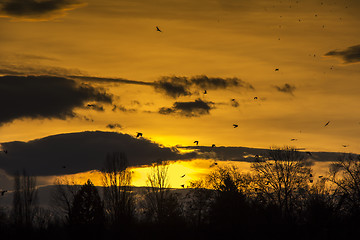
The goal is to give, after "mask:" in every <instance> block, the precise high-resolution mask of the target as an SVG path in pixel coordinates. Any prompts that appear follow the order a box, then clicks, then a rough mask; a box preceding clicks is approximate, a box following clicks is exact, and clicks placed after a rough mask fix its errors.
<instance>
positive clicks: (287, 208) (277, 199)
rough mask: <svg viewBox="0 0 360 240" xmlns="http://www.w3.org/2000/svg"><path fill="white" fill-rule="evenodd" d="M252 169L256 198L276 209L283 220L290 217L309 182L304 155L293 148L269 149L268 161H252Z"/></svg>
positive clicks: (310, 175)
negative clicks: (276, 207)
mask: <svg viewBox="0 0 360 240" xmlns="http://www.w3.org/2000/svg"><path fill="white" fill-rule="evenodd" d="M251 168H252V169H253V170H254V180H255V185H256V186H255V187H256V190H257V193H258V194H257V195H258V197H259V199H261V200H263V201H264V202H263V203H264V204H265V203H270V204H273V205H276V206H278V207H279V209H280V211H281V213H282V215H283V216H284V217H290V214H291V212H292V211H293V210H295V207H296V205H297V203H298V202H299V200H300V199H301V197H302V196H303V193H305V192H306V191H307V189H308V186H309V182H310V181H312V180H311V177H312V174H311V168H310V167H309V166H308V165H307V163H306V161H305V158H304V155H303V153H301V152H298V151H297V150H296V149H295V148H293V147H284V148H276V147H275V148H271V149H270V150H269V152H268V156H267V159H263V160H257V161H255V162H253V163H252V164H251Z"/></svg>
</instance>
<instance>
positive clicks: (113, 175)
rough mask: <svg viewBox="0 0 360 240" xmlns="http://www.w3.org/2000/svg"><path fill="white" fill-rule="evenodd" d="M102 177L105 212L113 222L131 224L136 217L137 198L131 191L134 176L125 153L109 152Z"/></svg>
mask: <svg viewBox="0 0 360 240" xmlns="http://www.w3.org/2000/svg"><path fill="white" fill-rule="evenodd" d="M102 177H103V186H104V189H103V190H104V205H105V212H106V214H107V215H108V216H109V218H110V222H111V224H113V225H125V224H130V223H131V222H132V221H133V218H134V211H135V199H134V196H133V193H132V191H131V190H132V189H131V177H132V176H131V172H130V171H129V170H128V169H127V159H126V156H125V154H123V153H118V152H115V153H113V154H108V155H107V157H106V163H105V169H104V170H103V172H102Z"/></svg>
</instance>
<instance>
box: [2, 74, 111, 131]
mask: <svg viewBox="0 0 360 240" xmlns="http://www.w3.org/2000/svg"><path fill="white" fill-rule="evenodd" d="M0 92H1V94H0V101H1V103H2V113H1V115H0V125H1V124H3V123H7V122H12V121H13V120H15V119H21V118H34V119H35V118H40V119H42V118H49V119H50V118H59V119H66V118H67V117H75V115H76V114H75V113H74V108H76V107H86V106H87V104H88V102H89V101H93V102H97V103H109V104H110V103H112V96H111V95H109V94H107V93H106V92H105V91H104V90H101V89H95V88H94V87H92V86H89V85H87V84H78V83H76V82H75V81H74V80H71V79H67V78H62V77H50V76H27V77H23V76H3V77H0Z"/></svg>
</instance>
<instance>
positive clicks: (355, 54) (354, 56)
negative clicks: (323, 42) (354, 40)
mask: <svg viewBox="0 0 360 240" xmlns="http://www.w3.org/2000/svg"><path fill="white" fill-rule="evenodd" d="M325 56H331V57H339V58H342V59H343V60H344V62H345V63H356V62H360V45H355V46H351V47H348V48H347V49H345V50H333V51H330V52H328V53H326V54H325Z"/></svg>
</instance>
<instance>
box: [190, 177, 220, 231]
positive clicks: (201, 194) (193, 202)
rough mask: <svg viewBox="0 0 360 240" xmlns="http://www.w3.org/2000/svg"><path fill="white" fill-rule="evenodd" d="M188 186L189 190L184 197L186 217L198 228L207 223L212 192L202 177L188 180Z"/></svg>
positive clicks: (212, 197) (212, 199) (212, 196)
mask: <svg viewBox="0 0 360 240" xmlns="http://www.w3.org/2000/svg"><path fill="white" fill-rule="evenodd" d="M189 188H190V191H189V193H188V194H187V195H186V199H185V201H186V204H185V207H186V209H185V210H186V217H187V219H188V220H190V222H191V224H192V225H194V226H196V227H197V228H199V227H201V226H202V225H204V224H208V223H209V222H208V219H209V212H210V207H211V204H212V202H213V201H214V193H213V191H212V190H211V189H208V188H207V182H206V181H205V180H204V179H199V180H196V181H192V182H190V187H189Z"/></svg>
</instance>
